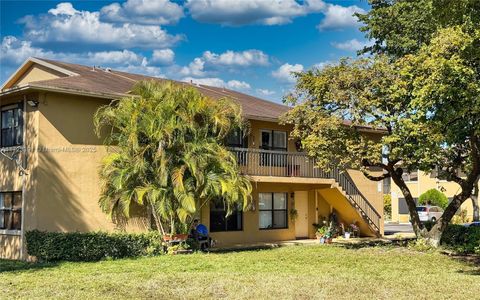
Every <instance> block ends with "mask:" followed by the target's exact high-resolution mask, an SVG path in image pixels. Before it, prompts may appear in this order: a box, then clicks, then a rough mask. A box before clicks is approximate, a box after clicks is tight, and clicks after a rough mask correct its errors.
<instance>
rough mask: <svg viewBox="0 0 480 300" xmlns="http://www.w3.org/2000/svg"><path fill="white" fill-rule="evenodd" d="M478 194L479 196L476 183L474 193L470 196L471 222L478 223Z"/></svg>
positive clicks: (479, 209) (479, 213) (479, 211)
mask: <svg viewBox="0 0 480 300" xmlns="http://www.w3.org/2000/svg"><path fill="white" fill-rule="evenodd" d="M478 194H479V188H478V182H477V183H476V184H475V192H474V193H473V195H472V197H471V198H472V207H473V221H478V220H480V208H479V203H478Z"/></svg>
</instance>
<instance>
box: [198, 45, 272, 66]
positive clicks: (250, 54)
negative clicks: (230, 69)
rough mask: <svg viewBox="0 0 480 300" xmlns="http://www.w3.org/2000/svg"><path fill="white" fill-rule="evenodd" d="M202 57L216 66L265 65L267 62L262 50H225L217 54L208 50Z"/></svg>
mask: <svg viewBox="0 0 480 300" xmlns="http://www.w3.org/2000/svg"><path fill="white" fill-rule="evenodd" d="M202 59H203V60H204V61H205V62H207V63H209V64H211V65H216V66H239V67H248V66H255V65H256V66H266V65H268V64H269V61H268V60H269V58H268V55H267V54H265V53H264V52H263V51H260V50H255V49H250V50H245V51H241V52H235V51H232V50H227V51H226V52H224V53H221V54H217V53H213V52H210V51H205V52H204V53H203V56H202Z"/></svg>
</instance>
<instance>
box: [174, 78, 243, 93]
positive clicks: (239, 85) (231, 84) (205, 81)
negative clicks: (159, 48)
mask: <svg viewBox="0 0 480 300" xmlns="http://www.w3.org/2000/svg"><path fill="white" fill-rule="evenodd" d="M182 81H184V82H191V83H193V84H201V85H209V86H214V87H222V88H223V87H225V88H229V89H233V90H239V91H241V90H249V89H250V88H251V87H250V84H248V83H247V82H245V81H239V80H229V81H227V82H225V81H224V80H223V79H221V78H217V77H205V78H193V77H184V78H183V79H182Z"/></svg>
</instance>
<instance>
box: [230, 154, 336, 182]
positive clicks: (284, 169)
mask: <svg viewBox="0 0 480 300" xmlns="http://www.w3.org/2000/svg"><path fill="white" fill-rule="evenodd" d="M230 151H232V152H233V153H234V154H235V157H236V158H237V161H238V164H239V165H240V170H241V172H242V173H243V174H246V175H252V176H277V177H305V178H334V177H335V174H333V173H334V172H335V170H332V171H330V172H324V171H322V170H321V169H320V168H318V167H317V164H316V162H315V159H313V158H311V157H309V156H308V155H307V154H305V153H301V152H285V151H271V150H260V149H252V148H230Z"/></svg>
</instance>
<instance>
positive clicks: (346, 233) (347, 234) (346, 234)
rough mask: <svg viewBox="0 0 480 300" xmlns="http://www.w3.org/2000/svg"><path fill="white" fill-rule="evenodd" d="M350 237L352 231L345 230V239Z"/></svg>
mask: <svg viewBox="0 0 480 300" xmlns="http://www.w3.org/2000/svg"><path fill="white" fill-rule="evenodd" d="M349 238H350V232H345V239H347V240H348V239H349Z"/></svg>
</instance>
